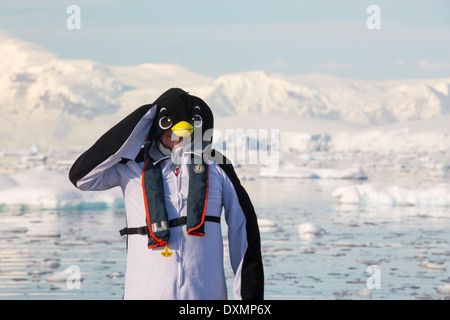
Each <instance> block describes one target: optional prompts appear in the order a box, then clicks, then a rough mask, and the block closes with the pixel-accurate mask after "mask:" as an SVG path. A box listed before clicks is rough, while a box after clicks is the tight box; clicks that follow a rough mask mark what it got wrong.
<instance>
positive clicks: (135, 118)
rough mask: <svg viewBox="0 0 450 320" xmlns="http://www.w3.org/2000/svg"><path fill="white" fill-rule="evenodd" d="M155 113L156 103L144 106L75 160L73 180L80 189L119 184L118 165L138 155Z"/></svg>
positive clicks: (98, 188) (72, 171)
mask: <svg viewBox="0 0 450 320" xmlns="http://www.w3.org/2000/svg"><path fill="white" fill-rule="evenodd" d="M155 113H156V105H155V106H151V105H144V106H142V107H140V108H138V109H137V110H135V111H134V112H133V113H131V114H130V115H129V116H128V117H126V118H125V119H123V120H122V121H121V122H119V123H118V124H117V125H115V126H114V127H113V128H111V129H110V130H109V131H108V132H106V133H105V134H104V135H103V136H102V137H100V139H99V140H97V142H96V143H95V144H94V145H93V146H92V147H91V148H89V149H88V150H87V151H86V152H84V153H83V154H82V155H81V156H80V157H79V158H78V159H77V160H76V161H75V163H74V164H73V165H72V168H71V169H70V172H69V179H70V181H71V182H72V183H73V184H74V185H75V186H76V187H77V188H79V189H81V190H106V189H110V188H112V187H115V186H117V185H119V184H120V177H119V173H118V171H117V169H116V167H115V166H116V165H117V164H118V163H119V162H121V161H122V160H125V159H132V160H134V159H135V158H136V156H137V154H138V153H139V151H140V150H141V147H142V144H143V143H144V140H145V137H146V136H147V134H148V131H149V129H150V127H151V125H152V122H153V119H154V117H155Z"/></svg>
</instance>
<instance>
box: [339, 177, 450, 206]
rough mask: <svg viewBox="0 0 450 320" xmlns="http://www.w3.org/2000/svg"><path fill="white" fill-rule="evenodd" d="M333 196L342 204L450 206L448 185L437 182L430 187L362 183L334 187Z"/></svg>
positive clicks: (449, 188) (449, 187)
mask: <svg viewBox="0 0 450 320" xmlns="http://www.w3.org/2000/svg"><path fill="white" fill-rule="evenodd" d="M332 195H333V197H335V198H339V200H340V202H341V203H343V204H358V205H370V206H372V205H375V206H376V205H388V206H394V207H397V206H416V207H431V206H450V186H449V185H448V184H439V185H436V186H434V187H430V188H417V189H413V188H408V187H402V186H382V187H378V186H375V185H374V184H370V183H364V184H358V185H351V186H343V187H339V188H337V189H335V190H334V191H333V193H332Z"/></svg>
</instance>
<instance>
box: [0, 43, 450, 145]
mask: <svg viewBox="0 0 450 320" xmlns="http://www.w3.org/2000/svg"><path fill="white" fill-rule="evenodd" d="M0 56H1V57H2V59H1V60H0V92H1V95H0V110H1V113H0V146H1V147H10V146H17V145H31V144H38V145H42V146H48V145H53V146H64V145H66V146H86V145H87V144H90V143H92V142H93V141H94V140H95V139H96V138H97V137H98V136H99V135H100V134H101V133H102V132H104V131H105V130H106V129H107V128H109V127H110V126H111V125H113V124H114V123H116V122H117V121H119V120H120V119H122V118H123V117H124V116H125V115H126V114H128V113H129V112H131V111H132V110H134V109H135V108H137V107H139V106H140V105H143V104H146V103H149V102H152V101H154V100H155V99H156V98H157V97H158V96H159V95H160V94H161V93H162V92H163V91H165V90H166V89H168V88H170V87H181V88H183V89H185V90H187V91H189V92H191V93H193V94H196V95H199V96H201V97H202V98H203V99H204V100H205V101H207V102H208V104H209V105H210V106H211V107H212V109H213V111H214V112H215V114H216V115H217V116H218V117H220V116H236V115H252V114H266V115H273V114H277V115H279V116H287V117H289V118H291V119H292V118H296V117H298V118H301V119H303V120H302V121H303V123H304V119H326V120H330V121H331V120H333V121H339V122H347V123H353V124H359V125H361V124H362V125H366V126H372V125H386V124H392V123H407V122H410V121H418V120H426V119H432V118H435V117H440V116H443V115H447V114H450V94H449V92H450V78H445V79H424V80H408V81H378V82H371V81H362V80H350V79H342V78H338V77H333V76H329V75H322V74H310V75H301V76H300V75H299V76H292V75H283V74H267V73H265V72H263V71H251V72H244V73H234V74H226V75H222V76H220V77H218V78H216V79H214V78H211V77H207V76H204V75H200V74H197V73H195V72H192V71H190V70H188V69H186V68H184V67H181V66H177V65H168V64H143V65H138V66H106V65H102V64H100V63H97V62H94V61H90V60H67V59H62V58H60V57H58V56H56V55H55V54H53V53H51V52H48V51H46V50H45V49H42V48H40V47H38V46H35V45H33V44H31V43H27V42H24V41H21V40H18V39H14V38H11V37H8V36H5V35H0ZM311 121H312V120H311ZM298 129H299V130H301V128H298Z"/></svg>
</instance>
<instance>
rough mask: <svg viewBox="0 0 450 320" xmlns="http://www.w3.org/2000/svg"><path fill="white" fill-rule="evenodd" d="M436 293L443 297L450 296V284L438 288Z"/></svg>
mask: <svg viewBox="0 0 450 320" xmlns="http://www.w3.org/2000/svg"><path fill="white" fill-rule="evenodd" d="M436 292H437V293H438V294H440V295H443V296H450V283H447V284H444V285H443V286H440V287H437V288H436Z"/></svg>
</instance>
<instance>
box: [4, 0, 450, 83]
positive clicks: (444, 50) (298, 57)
mask: <svg viewBox="0 0 450 320" xmlns="http://www.w3.org/2000/svg"><path fill="white" fill-rule="evenodd" d="M72 4H75V5H78V7H79V8H80V16H79V17H80V20H79V21H80V29H73V30H70V29H68V27H67V24H66V22H67V19H68V18H69V19H70V18H71V17H72V18H73V15H72V14H68V13H67V8H68V7H69V6H70V5H72ZM370 5H376V6H378V8H379V15H377V14H376V12H375V11H371V12H369V13H368V12H367V9H368V7H369V6H370ZM378 18H379V19H378ZM71 21H72V20H71ZM368 25H369V26H370V28H369V27H368ZM377 26H379V27H380V29H377V28H376V27H377ZM374 27H375V28H374ZM0 30H2V31H4V32H6V33H8V34H9V35H10V36H12V37H17V38H20V39H22V40H26V41H30V42H33V43H35V44H38V45H40V46H42V47H44V48H46V49H48V50H49V51H52V52H54V53H56V54H58V55H59V56H61V57H62V58H69V59H90V60H95V61H98V62H101V63H104V64H107V65H136V64H141V63H172V64H178V65H182V66H185V67H187V68H189V69H191V70H193V71H195V72H198V73H201V74H205V75H209V76H213V77H216V76H219V75H221V74H226V73H232V72H242V71H250V70H265V71H267V72H269V73H286V74H307V73H326V74H333V75H337V76H341V77H346V78H356V79H367V80H387V79H405V78H429V77H450V1H449V0H408V1H404V0H384V1H382V0H370V1H366V0H339V1H337V0H308V1H306V0H276V1H275V0H271V1H268V0H159V1H153V0H146V1H144V0H142V1H137V0H134V1H115V0H113V1H111V0H110V1H106V0H97V1H87V0H86V1H67V2H66V1H61V0H42V1H33V0H29V1H25V0H15V1H4V0H2V1H1V3H0Z"/></svg>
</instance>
